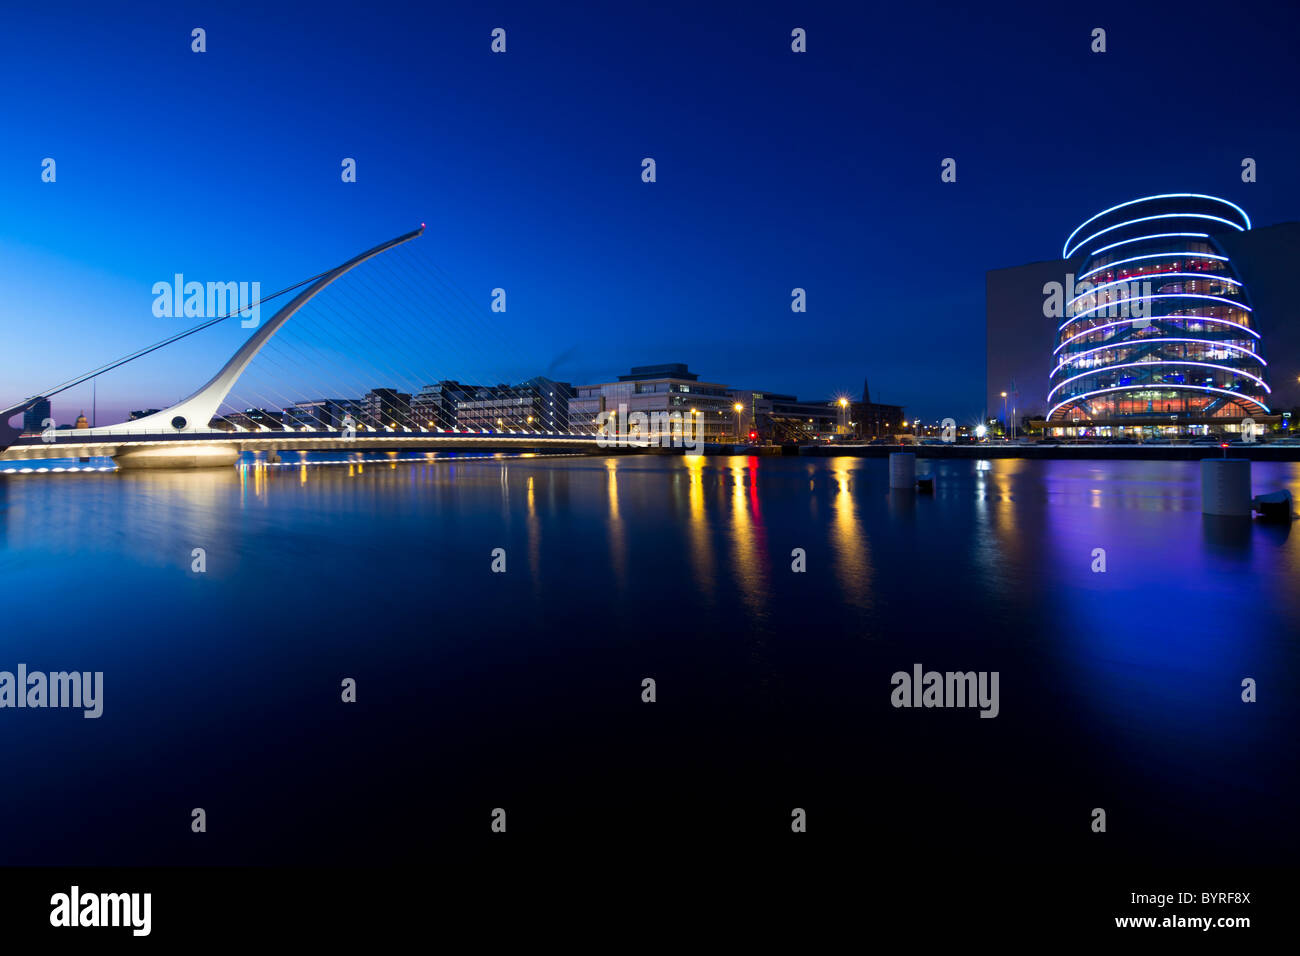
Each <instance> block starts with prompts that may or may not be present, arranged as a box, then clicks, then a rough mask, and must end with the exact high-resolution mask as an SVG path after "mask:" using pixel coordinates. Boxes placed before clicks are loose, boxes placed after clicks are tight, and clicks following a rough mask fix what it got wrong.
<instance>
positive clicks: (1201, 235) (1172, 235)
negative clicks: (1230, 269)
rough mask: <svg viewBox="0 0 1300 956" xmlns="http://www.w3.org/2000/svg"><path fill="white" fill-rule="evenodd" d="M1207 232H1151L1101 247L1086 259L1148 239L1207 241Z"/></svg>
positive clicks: (1208, 236) (1208, 235)
mask: <svg viewBox="0 0 1300 956" xmlns="http://www.w3.org/2000/svg"><path fill="white" fill-rule="evenodd" d="M1209 238H1210V234H1209V233H1208V232H1153V233H1152V234H1151V235H1149V236H1135V237H1133V238H1132V239H1121V240H1120V241H1119V242H1112V243H1111V244H1110V245H1109V246H1102V247H1101V248H1100V249H1094V250H1093V251H1092V252H1090V253H1089V254H1088V258H1089V259H1091V258H1092V257H1093V256H1099V255H1101V254H1102V253H1103V252H1105V251H1106V250H1107V249H1114V248H1115V247H1116V246H1127V245H1129V244H1130V243H1134V242H1146V241H1147V240H1148V239H1209Z"/></svg>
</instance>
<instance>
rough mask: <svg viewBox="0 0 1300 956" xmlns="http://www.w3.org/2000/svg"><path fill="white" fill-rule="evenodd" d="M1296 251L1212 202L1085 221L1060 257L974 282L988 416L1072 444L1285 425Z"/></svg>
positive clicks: (1292, 387)
mask: <svg viewBox="0 0 1300 956" xmlns="http://www.w3.org/2000/svg"><path fill="white" fill-rule="evenodd" d="M1297 255H1300V224H1297V223H1281V224H1277V225H1274V226H1268V227H1265V228H1263V229H1255V228H1253V227H1252V223H1251V221H1250V218H1249V217H1248V216H1247V214H1246V212H1245V211H1244V210H1243V209H1242V208H1241V207H1240V206H1238V205H1236V204H1235V203H1232V202H1229V201H1228V200H1226V199H1219V198H1216V197H1213V196H1207V195H1202V194H1198V193H1167V194H1162V195H1158V196H1149V197H1145V198H1142V199H1134V200H1131V201H1129V202H1124V203H1120V204H1119V205H1116V206H1112V207H1111V208H1109V209H1106V210H1103V211H1102V212H1099V213H1097V214H1096V215H1094V216H1092V217H1091V218H1089V219H1087V220H1085V221H1084V222H1082V223H1081V224H1080V225H1079V226H1078V227H1077V228H1076V229H1075V230H1074V231H1073V232H1071V233H1070V235H1069V236H1068V237H1067V239H1066V242H1065V245H1064V247H1063V249H1062V251H1061V256H1062V257H1061V258H1060V259H1058V260H1053V261H1048V262H1042V263H1034V264H1031V265H1025V266H1017V267H1014V268H1011V269H1000V270H994V271H991V272H989V273H988V280H987V308H988V312H987V318H988V379H987V385H988V395H989V397H988V405H987V408H988V414H989V416H998V415H1001V416H1002V417H1003V419H1004V420H1006V419H1010V418H1013V417H1014V418H1016V419H1017V421H1016V422H1015V423H1014V424H1015V425H1016V426H1017V427H1020V426H1021V425H1022V423H1023V421H1024V420H1025V419H1035V420H1038V421H1039V424H1041V426H1042V427H1043V428H1044V429H1045V430H1046V431H1047V432H1049V433H1052V434H1057V435H1074V436H1084V435H1087V436H1121V435H1125V436H1134V437H1143V436H1145V437H1157V436H1161V435H1188V434H1208V433H1215V434H1223V433H1228V434H1233V433H1240V431H1241V430H1242V427H1243V421H1244V420H1245V419H1251V420H1253V421H1254V422H1255V424H1256V427H1257V428H1258V429H1274V428H1285V427H1287V426H1288V425H1289V421H1288V419H1287V418H1284V417H1283V416H1282V415H1281V414H1279V413H1280V412H1282V411H1283V410H1285V409H1290V408H1293V407H1295V405H1296V404H1298V403H1300V388H1297V380H1298V378H1300V332H1298V331H1297V323H1296V321H1295V319H1296V316H1295V307H1294V305H1293V298H1294V294H1293V291H1292V287H1293V285H1294V283H1293V281H1292V279H1291V275H1292V274H1293V270H1294V262H1295V258H1296V256H1297ZM1035 356H1036V357H1035ZM1048 356H1050V364H1049V363H1048V362H1047V361H1046V360H1047V358H1048ZM1266 356H1267V358H1266ZM1270 363H1272V364H1270ZM1045 365H1046V368H1044V366H1045ZM1275 390H1276V391H1275ZM1013 409H1014V412H1013V411H1012V410H1013ZM1007 423H1008V424H1013V423H1010V422H1007Z"/></svg>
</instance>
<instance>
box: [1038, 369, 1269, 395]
mask: <svg viewBox="0 0 1300 956" xmlns="http://www.w3.org/2000/svg"><path fill="white" fill-rule="evenodd" d="M1147 365H1195V366H1197V367H1198V368H1217V369H1219V370H1220V371H1223V372H1230V373H1231V374H1233V375H1240V376H1243V377H1244V378H1248V379H1251V380H1252V381H1255V382H1258V383H1259V385H1260V387H1261V388H1263V389H1264V391H1265V393H1267V394H1270V395H1271V394H1272V393H1273V390H1272V389H1271V388H1269V387H1268V384H1267V383H1266V382H1265V381H1264V380H1263V379H1262V378H1260V377H1259V376H1257V375H1251V374H1250V373H1249V372H1243V371H1242V370H1241V369H1238V368H1232V367H1231V366H1228V365H1215V364H1214V363H1213V362H1180V361H1178V360H1177V359H1159V360H1157V361H1154V362H1121V363H1118V364H1115V365H1099V366H1097V367H1096V368H1094V369H1089V370H1088V371H1086V372H1080V373H1079V374H1078V375H1072V376H1071V377H1069V378H1067V379H1065V381H1063V382H1061V383H1060V384H1059V385H1057V386H1056V387H1055V388H1053V389H1052V390H1051V391H1050V392H1048V393H1047V398H1046V399H1045V401H1048V402H1050V401H1051V400H1052V396H1053V395H1055V394H1056V393H1057V392H1058V391H1059V390H1061V389H1062V388H1064V387H1065V386H1066V385H1069V384H1070V383H1071V382H1076V381H1078V380H1079V379H1081V378H1087V377H1088V376H1089V375H1102V374H1104V373H1106V372H1109V371H1110V370H1111V369H1116V368H1141V367H1143V366H1147ZM1150 384H1151V387H1153V388H1154V387H1157V386H1159V385H1160V384H1161V383H1160V382H1152V383H1150ZM1123 387H1124V388H1141V387H1143V386H1139V385H1125V386H1123ZM1171 387H1172V385H1171Z"/></svg>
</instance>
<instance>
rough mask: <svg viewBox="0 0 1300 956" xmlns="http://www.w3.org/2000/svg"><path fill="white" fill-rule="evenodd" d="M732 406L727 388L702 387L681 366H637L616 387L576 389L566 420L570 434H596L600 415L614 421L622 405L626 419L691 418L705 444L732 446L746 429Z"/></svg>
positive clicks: (703, 384)
mask: <svg viewBox="0 0 1300 956" xmlns="http://www.w3.org/2000/svg"><path fill="white" fill-rule="evenodd" d="M735 403H736V399H735V397H734V396H733V395H732V393H730V392H729V391H728V390H727V387H726V386H725V385H719V384H717V383H716V382H701V381H700V377H699V376H698V375H696V374H695V373H694V372H692V371H690V370H689V369H688V368H687V367H686V365H685V364H682V363H671V364H667V365H639V366H635V367H634V368H633V369H632V370H631V371H630V372H628V374H626V375H620V376H619V377H618V381H617V382H602V383H599V384H597V385H579V386H578V388H577V395H576V396H575V397H574V398H573V400H572V401H571V402H570V403H569V415H570V418H571V420H572V423H573V430H574V431H580V432H584V433H587V434H592V433H594V432H596V431H597V429H598V425H597V418H598V416H599V415H600V414H601V413H602V412H608V413H609V415H610V416H616V415H618V414H619V413H620V406H623V410H624V411H625V412H626V414H628V415H630V414H632V413H633V412H644V413H645V414H647V415H652V414H654V413H655V412H667V413H669V414H671V413H673V412H677V413H679V414H680V415H682V416H683V420H686V418H690V417H693V418H694V420H695V421H697V422H698V425H699V427H700V428H701V429H702V431H701V434H702V435H703V438H704V440H705V441H707V442H734V441H736V440H737V435H738V433H739V429H741V428H744V427H745V424H744V422H745V413H741V415H740V420H741V423H740V425H738V424H737V413H736V412H735V410H734V408H733V406H734V405H735Z"/></svg>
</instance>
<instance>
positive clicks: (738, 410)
mask: <svg viewBox="0 0 1300 956" xmlns="http://www.w3.org/2000/svg"><path fill="white" fill-rule="evenodd" d="M732 408H734V409H735V410H736V443H737V444H740V443H741V442H742V441H743V439H742V438H741V437H740V413H741V412H743V411H744V410H745V405H744V403H743V402H736V404H735V405H733V406H732Z"/></svg>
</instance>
